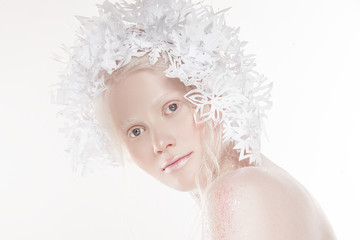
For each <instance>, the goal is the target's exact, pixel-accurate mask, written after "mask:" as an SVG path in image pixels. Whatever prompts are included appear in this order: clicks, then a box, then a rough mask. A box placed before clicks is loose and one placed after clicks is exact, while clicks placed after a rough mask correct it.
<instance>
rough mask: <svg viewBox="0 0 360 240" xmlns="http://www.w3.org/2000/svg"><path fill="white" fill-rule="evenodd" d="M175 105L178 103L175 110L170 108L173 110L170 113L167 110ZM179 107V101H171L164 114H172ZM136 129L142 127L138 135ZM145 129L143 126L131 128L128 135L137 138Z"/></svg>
mask: <svg viewBox="0 0 360 240" xmlns="http://www.w3.org/2000/svg"><path fill="white" fill-rule="evenodd" d="M173 105H176V108H175V110H174V111H172V110H170V111H171V112H169V113H168V112H167V110H168V109H169V107H171V106H173ZM178 109H179V103H176V102H171V103H170V104H168V105H166V108H165V109H164V114H165V115H170V114H172V113H174V112H176V111H178ZM136 129H140V132H139V134H138V135H137V136H136V135H135V134H134V130H136ZM144 131H145V128H143V127H135V128H132V129H130V130H129V133H128V135H129V137H130V138H137V137H138V136H140V135H141V134H142V133H143V132H144Z"/></svg>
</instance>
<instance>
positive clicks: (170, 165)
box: [162, 152, 193, 173]
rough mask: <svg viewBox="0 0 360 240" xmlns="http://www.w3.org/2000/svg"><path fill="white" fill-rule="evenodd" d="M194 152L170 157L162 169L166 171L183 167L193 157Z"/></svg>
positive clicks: (173, 170)
mask: <svg viewBox="0 0 360 240" xmlns="http://www.w3.org/2000/svg"><path fill="white" fill-rule="evenodd" d="M192 154H193V152H189V153H187V154H184V155H178V156H175V157H173V158H169V159H168V160H166V162H165V163H164V165H163V168H162V170H163V171H164V172H166V173H170V172H175V171H177V170H179V169H180V168H182V167H183V166H184V165H185V164H186V163H187V162H188V161H189V159H190V158H191V155H192Z"/></svg>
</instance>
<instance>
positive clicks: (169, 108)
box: [165, 103, 178, 114]
mask: <svg viewBox="0 0 360 240" xmlns="http://www.w3.org/2000/svg"><path fill="white" fill-rule="evenodd" d="M177 109H178V104H177V103H173V104H170V105H169V106H167V108H166V110H165V113H166V114H171V113H172V112H175V111H176V110H177Z"/></svg>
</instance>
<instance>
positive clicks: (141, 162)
mask: <svg viewBox="0 0 360 240" xmlns="http://www.w3.org/2000/svg"><path fill="white" fill-rule="evenodd" d="M143 145H144V144H142V143H141V142H140V143H137V144H129V143H127V144H126V143H125V144H124V146H125V147H126V150H127V151H128V153H129V155H130V157H131V160H132V161H133V162H134V163H135V164H136V165H137V166H139V167H140V168H141V169H143V170H145V171H147V170H148V168H149V166H150V163H151V159H150V158H151V156H152V155H151V154H152V153H151V152H149V149H148V148H145V147H144V146H143Z"/></svg>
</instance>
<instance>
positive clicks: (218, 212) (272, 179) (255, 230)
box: [206, 167, 333, 239]
mask: <svg viewBox="0 0 360 240" xmlns="http://www.w3.org/2000/svg"><path fill="white" fill-rule="evenodd" d="M206 198H207V202H206V207H207V214H208V219H209V229H210V231H211V234H212V235H213V236H214V238H215V239H333V238H330V237H329V235H326V234H325V235H326V236H325V235H324V231H319V226H322V224H323V223H322V218H323V216H321V211H319V209H318V206H317V205H316V204H315V202H314V200H313V199H312V198H311V196H310V195H309V194H308V193H307V191H306V190H305V189H304V188H303V187H302V186H301V185H300V184H299V183H297V182H296V180H294V179H292V178H291V176H290V175H288V174H284V173H282V172H281V171H279V172H278V171H276V170H275V171H273V170H272V169H270V170H269V169H267V168H263V167H245V168H240V169H238V170H236V171H232V172H228V173H226V174H224V175H223V176H220V177H219V178H218V179H216V180H215V181H214V182H213V183H212V184H211V186H209V188H208V190H207V193H206ZM325 222H326V221H325ZM325 227H326V226H325V224H324V228H325Z"/></svg>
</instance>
